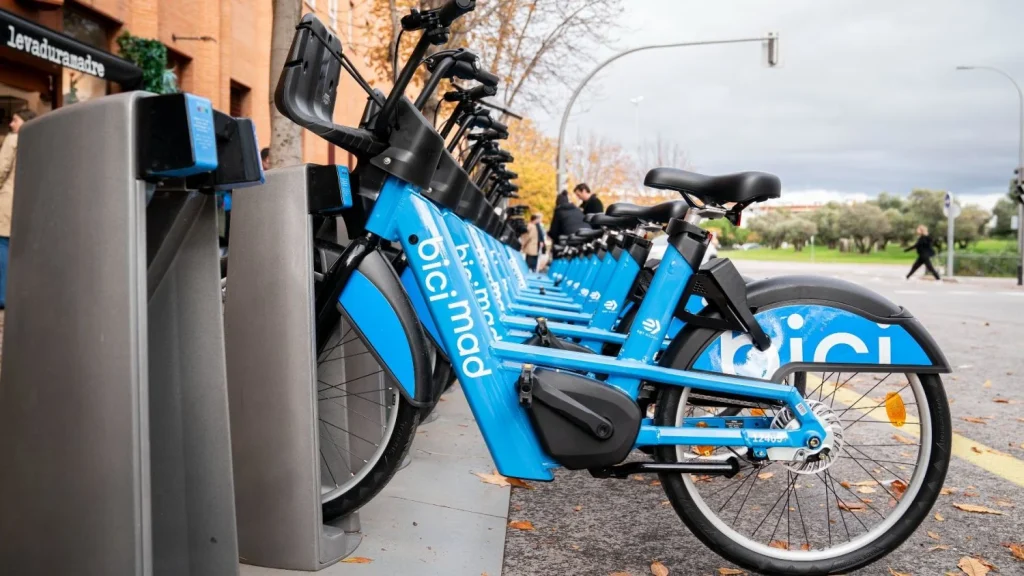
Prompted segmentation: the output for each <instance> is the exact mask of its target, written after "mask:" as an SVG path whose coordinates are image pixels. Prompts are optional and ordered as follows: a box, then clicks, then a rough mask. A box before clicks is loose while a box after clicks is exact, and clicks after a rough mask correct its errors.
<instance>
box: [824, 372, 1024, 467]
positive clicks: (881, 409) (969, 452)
mask: <svg viewBox="0 0 1024 576" xmlns="http://www.w3.org/2000/svg"><path fill="white" fill-rule="evenodd" d="M807 380H808V381H810V380H817V381H818V383H820V382H821V379H820V378H815V377H813V376H812V375H810V374H808V375H807ZM833 390H835V398H836V400H837V401H839V402H842V403H843V404H845V405H846V406H849V407H850V408H852V409H854V410H856V411H858V412H860V413H862V414H866V415H867V417H868V418H872V419H874V420H878V421H881V422H888V421H889V416H888V415H887V414H886V413H885V406H879V404H880V403H881V402H880V401H879V400H878V399H877V398H870V397H864V398H861V394H860V393H858V392H854V391H853V390H849V389H847V388H839V389H838V390H836V389H835V386H834V385H831V386H830V385H826V386H825V392H824V393H825V394H831V393H832V391H833ZM858 400H859V402H858ZM906 424H920V422H919V421H918V420H917V418H914V417H913V416H910V415H909V414H908V415H907V423H906ZM906 424H904V425H903V426H902V427H900V428H897V427H895V426H892V425H891V424H890V426H891V427H892V430H893V432H902V433H905V434H909V435H911V436H914V437H918V438H919V437H920V431H919V430H920V428H918V427H915V426H907V425H906ZM973 448H977V449H978V450H980V451H981V453H978V452H975V451H974V450H973ZM953 455H954V456H956V457H957V458H960V459H961V460H966V461H967V462H969V463H971V464H974V465H975V466H977V467H978V468H981V469H982V470H985V471H987V472H991V473H992V474H995V475H996V476H999V477H1000V478H1002V479H1004V480H1009V481H1010V482H1013V483H1014V484H1016V485H1018V486H1024V462H1022V461H1020V460H1018V459H1017V458H1014V457H1013V456H1011V455H1009V454H1007V453H1006V452H1001V451H999V450H996V449H994V448H989V447H988V446H986V445H984V444H982V443H981V442H975V441H974V440H971V439H970V438H968V437H966V436H961V435H960V434H957V433H955V432H954V433H953Z"/></svg>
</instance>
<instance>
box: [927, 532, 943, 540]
mask: <svg viewBox="0 0 1024 576" xmlns="http://www.w3.org/2000/svg"><path fill="white" fill-rule="evenodd" d="M928 537H929V538H931V539H932V540H942V538H940V537H939V535H938V534H936V533H935V532H932V531H931V530H929V531H928Z"/></svg>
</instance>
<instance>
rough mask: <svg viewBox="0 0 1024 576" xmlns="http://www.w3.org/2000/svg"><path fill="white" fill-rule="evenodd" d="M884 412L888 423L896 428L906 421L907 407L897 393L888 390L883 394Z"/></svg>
mask: <svg viewBox="0 0 1024 576" xmlns="http://www.w3.org/2000/svg"><path fill="white" fill-rule="evenodd" d="M885 414H886V416H888V417H889V423H890V424H892V425H893V426H896V427H897V428H899V427H900V426H903V425H904V424H906V423H907V408H906V406H904V405H903V398H901V397H900V395H899V394H897V393H895V392H889V393H888V394H886V395H885Z"/></svg>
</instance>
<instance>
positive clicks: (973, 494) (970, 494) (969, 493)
mask: <svg viewBox="0 0 1024 576" xmlns="http://www.w3.org/2000/svg"><path fill="white" fill-rule="evenodd" d="M963 495H964V496H966V497H968V498H974V497H976V496H977V495H978V493H977V492H970V491H968V490H965V491H964V494H963Z"/></svg>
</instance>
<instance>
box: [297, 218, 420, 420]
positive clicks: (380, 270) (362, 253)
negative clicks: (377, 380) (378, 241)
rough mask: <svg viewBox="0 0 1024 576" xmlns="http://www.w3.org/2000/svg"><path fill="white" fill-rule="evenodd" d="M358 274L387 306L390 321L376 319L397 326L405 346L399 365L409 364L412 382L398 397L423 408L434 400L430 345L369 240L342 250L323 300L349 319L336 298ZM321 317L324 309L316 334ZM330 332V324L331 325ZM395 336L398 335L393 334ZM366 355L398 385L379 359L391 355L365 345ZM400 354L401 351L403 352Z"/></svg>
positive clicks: (391, 270) (366, 337) (363, 334)
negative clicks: (370, 356) (406, 352)
mask: <svg viewBox="0 0 1024 576" xmlns="http://www.w3.org/2000/svg"><path fill="white" fill-rule="evenodd" d="M356 271H358V273H359V275H361V276H363V277H365V279H366V280H368V281H369V283H370V284H371V285H372V286H373V288H375V289H376V290H377V291H378V292H379V294H380V295H381V296H382V297H383V299H384V300H385V301H386V303H387V306H386V307H384V308H383V309H382V310H381V313H383V314H388V315H393V318H380V319H379V321H381V322H385V321H387V322H390V323H391V324H397V325H399V326H400V327H401V331H402V337H404V338H405V340H406V342H407V343H408V345H409V347H408V358H403V359H402V361H403V362H409V363H411V365H412V373H413V378H414V382H415V386H414V392H413V393H410V391H409V390H407V388H406V386H404V385H400V386H399V387H398V388H399V390H400V391H401V393H402V395H403V396H404V397H405V399H406V400H408V401H409V403H410V404H412V405H413V406H416V407H418V408H422V407H426V406H429V405H430V404H432V403H433V402H436V401H437V400H436V397H435V395H434V393H433V390H432V386H433V384H432V378H431V374H432V362H431V351H430V344H429V342H428V340H427V336H426V334H424V332H423V328H422V326H421V324H420V322H419V320H418V319H417V317H416V312H415V310H414V309H413V306H412V302H410V301H409V297H408V295H406V293H405V290H403V289H402V283H401V281H400V280H399V279H398V275H397V274H396V273H395V270H394V268H393V267H392V266H391V263H390V262H389V261H388V259H387V258H386V257H385V256H384V255H383V254H382V253H381V252H380V250H379V249H378V248H377V247H376V246H375V243H373V241H372V240H369V239H367V238H366V237H363V238H359V239H357V240H355V241H353V242H352V243H351V244H350V245H349V247H348V248H347V249H346V250H345V253H344V254H343V255H342V256H341V258H340V259H339V260H338V262H337V264H336V265H335V267H334V269H332V270H331V273H330V274H329V277H328V278H326V279H325V283H327V285H329V286H331V287H332V289H331V290H324V291H323V293H324V297H325V298H328V299H331V302H333V305H332V306H331V308H332V309H333V311H334V312H335V313H339V312H340V313H342V314H345V315H346V316H349V315H348V314H347V313H345V312H344V309H343V307H342V306H341V304H340V302H339V298H340V296H341V294H342V292H343V289H344V287H345V285H346V284H347V283H348V282H349V280H350V279H351V278H352V276H353V274H354V273H355V272H356ZM325 318H327V319H329V314H327V310H324V309H318V316H317V324H318V326H317V328H318V332H319V331H320V330H319V329H320V327H321V325H320V324H321V321H322V320H324V319H325ZM349 320H350V321H352V325H353V326H354V327H355V329H356V331H357V332H359V334H360V336H361V337H363V340H364V341H365V342H367V343H368V344H370V343H372V342H373V339H372V338H371V337H370V335H369V334H367V333H366V332H364V330H362V329H360V327H359V325H358V323H357V322H355V321H353V319H352V318H351V317H350V318H349ZM331 329H332V330H333V325H332V326H331ZM394 336H395V337H397V336H398V335H397V334H396V335H394ZM319 340H320V339H319V338H318V348H317V350H318V353H319V351H320V349H321V348H322V344H320V343H319ZM368 348H369V349H370V352H371V353H372V354H373V356H374V358H375V359H376V360H377V362H378V363H379V364H380V365H381V367H383V368H384V369H385V370H387V371H388V373H389V375H390V376H391V377H392V378H394V380H395V381H396V382H399V383H400V384H401V383H402V382H401V380H400V379H399V378H398V377H397V375H396V374H395V372H396V370H393V369H392V366H389V365H388V363H387V362H385V360H384V357H383V356H391V354H390V353H389V354H384V355H382V354H381V352H380V351H378V350H377V349H376V348H375V347H374V346H372V345H371V346H368ZM403 354H404V352H403Z"/></svg>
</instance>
